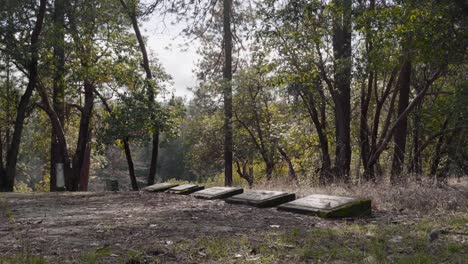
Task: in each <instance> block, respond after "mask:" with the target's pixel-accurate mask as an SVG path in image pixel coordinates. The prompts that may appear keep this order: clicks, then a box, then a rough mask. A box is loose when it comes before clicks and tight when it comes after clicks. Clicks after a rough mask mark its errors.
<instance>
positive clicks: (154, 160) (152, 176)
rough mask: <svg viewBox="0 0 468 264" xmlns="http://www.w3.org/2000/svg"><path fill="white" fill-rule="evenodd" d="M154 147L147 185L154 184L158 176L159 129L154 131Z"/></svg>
mask: <svg viewBox="0 0 468 264" xmlns="http://www.w3.org/2000/svg"><path fill="white" fill-rule="evenodd" d="M152 142H153V147H152V150H151V166H150V171H149V174H148V182H147V185H148V186H149V185H153V184H154V181H155V178H156V170H157V165H158V151H159V131H156V132H155V133H153V139H152Z"/></svg>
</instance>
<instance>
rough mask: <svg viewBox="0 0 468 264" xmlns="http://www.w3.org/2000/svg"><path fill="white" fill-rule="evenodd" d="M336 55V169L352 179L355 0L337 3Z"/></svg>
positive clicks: (334, 2)
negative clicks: (352, 19) (353, 13)
mask: <svg viewBox="0 0 468 264" xmlns="http://www.w3.org/2000/svg"><path fill="white" fill-rule="evenodd" d="M333 4H334V14H333V55H334V75H335V90H334V92H333V100H334V103H335V104H334V106H335V138H336V146H335V148H336V151H335V152H336V156H335V167H336V174H337V177H339V178H340V179H342V180H344V181H345V182H347V181H349V180H350V163H351V140H350V122H351V65H352V58H351V49H352V48H351V24H352V21H351V7H352V1H351V0H336V1H333Z"/></svg>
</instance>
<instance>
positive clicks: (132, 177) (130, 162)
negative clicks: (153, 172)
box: [123, 138, 139, 191]
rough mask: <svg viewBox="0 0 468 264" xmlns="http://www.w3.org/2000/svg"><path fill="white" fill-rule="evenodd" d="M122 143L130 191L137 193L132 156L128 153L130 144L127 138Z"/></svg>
mask: <svg viewBox="0 0 468 264" xmlns="http://www.w3.org/2000/svg"><path fill="white" fill-rule="evenodd" d="M123 143H124V149H125V157H126V158H127V164H128V172H129V174H130V181H131V183H132V189H133V190H134V191H138V190H139V188H138V182H137V179H136V176H135V169H134V165H133V160H132V154H131V152H130V144H129V142H128V138H125V139H124V140H123Z"/></svg>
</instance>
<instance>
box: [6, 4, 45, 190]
mask: <svg viewBox="0 0 468 264" xmlns="http://www.w3.org/2000/svg"><path fill="white" fill-rule="evenodd" d="M46 5H47V0H41V1H40V4H39V9H38V11H37V15H36V21H35V23H34V28H33V30H32V33H31V40H30V45H29V55H30V57H29V60H28V61H27V65H26V67H27V74H28V85H27V87H26V90H25V92H24V94H23V95H22V96H21V99H20V102H19V105H18V109H17V113H16V119H15V124H14V130H13V137H12V140H11V145H10V146H9V148H8V151H7V157H6V164H5V168H2V169H0V185H1V186H0V191H10V192H11V191H13V187H14V184H15V176H16V164H17V162H18V153H19V149H20V145H21V135H22V132H23V126H24V120H25V118H26V112H27V108H28V105H29V101H30V99H31V96H32V93H33V90H34V88H35V87H36V84H37V81H38V69H37V65H38V60H39V36H40V34H41V31H42V26H43V22H44V17H45V13H46ZM8 37H12V36H11V35H8Z"/></svg>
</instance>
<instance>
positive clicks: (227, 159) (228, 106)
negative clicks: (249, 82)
mask: <svg viewBox="0 0 468 264" xmlns="http://www.w3.org/2000/svg"><path fill="white" fill-rule="evenodd" d="M231 12H232V0H223V47H224V67H223V82H224V83H223V86H224V91H223V97H224V185H226V186H231V185H232V145H233V143H232V84H231V81H232V32H231V16H232V15H231Z"/></svg>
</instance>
